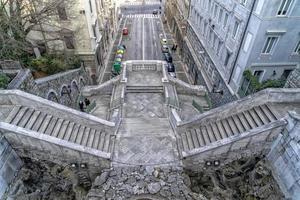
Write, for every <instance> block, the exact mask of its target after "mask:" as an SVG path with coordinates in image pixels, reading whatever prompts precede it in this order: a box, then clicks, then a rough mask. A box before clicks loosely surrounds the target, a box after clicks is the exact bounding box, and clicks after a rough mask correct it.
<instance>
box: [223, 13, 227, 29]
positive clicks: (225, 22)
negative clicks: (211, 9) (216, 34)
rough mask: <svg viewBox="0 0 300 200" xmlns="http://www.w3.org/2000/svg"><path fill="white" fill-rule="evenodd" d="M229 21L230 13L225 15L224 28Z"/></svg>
mask: <svg viewBox="0 0 300 200" xmlns="http://www.w3.org/2000/svg"><path fill="white" fill-rule="evenodd" d="M227 21H228V13H225V17H224V22H223V28H225V27H226V25H227Z"/></svg>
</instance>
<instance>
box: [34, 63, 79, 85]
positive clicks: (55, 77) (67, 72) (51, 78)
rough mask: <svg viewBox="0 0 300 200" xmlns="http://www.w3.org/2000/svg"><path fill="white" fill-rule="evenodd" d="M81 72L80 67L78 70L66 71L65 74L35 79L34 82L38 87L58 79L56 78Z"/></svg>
mask: <svg viewBox="0 0 300 200" xmlns="http://www.w3.org/2000/svg"><path fill="white" fill-rule="evenodd" d="M81 70H83V68H82V67H81V68H78V69H72V70H69V71H66V72H61V73H57V74H53V75H50V76H47V77H44V78H39V79H36V80H35V82H36V84H38V85H39V84H43V83H45V82H49V81H53V80H55V79H58V78H61V77H64V76H68V75H72V74H73V73H77V72H79V71H81Z"/></svg>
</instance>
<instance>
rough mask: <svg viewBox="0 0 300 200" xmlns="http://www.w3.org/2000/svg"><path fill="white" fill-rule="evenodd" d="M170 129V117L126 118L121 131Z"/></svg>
mask: <svg viewBox="0 0 300 200" xmlns="http://www.w3.org/2000/svg"><path fill="white" fill-rule="evenodd" d="M158 129H159V130H165V129H166V130H167V129H170V123H169V119H168V118H124V119H123V120H122V125H121V127H120V132H126V131H141V130H158Z"/></svg>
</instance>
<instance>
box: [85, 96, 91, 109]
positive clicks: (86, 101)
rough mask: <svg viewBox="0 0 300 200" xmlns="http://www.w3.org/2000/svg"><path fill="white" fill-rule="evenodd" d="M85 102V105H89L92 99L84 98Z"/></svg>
mask: <svg viewBox="0 0 300 200" xmlns="http://www.w3.org/2000/svg"><path fill="white" fill-rule="evenodd" d="M84 103H85V106H86V107H88V105H90V104H91V102H90V100H89V99H88V98H85V99H84Z"/></svg>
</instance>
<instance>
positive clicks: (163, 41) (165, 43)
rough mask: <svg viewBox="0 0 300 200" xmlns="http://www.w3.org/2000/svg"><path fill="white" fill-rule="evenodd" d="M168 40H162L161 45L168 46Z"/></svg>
mask: <svg viewBox="0 0 300 200" xmlns="http://www.w3.org/2000/svg"><path fill="white" fill-rule="evenodd" d="M167 42H168V41H167V39H166V38H162V39H161V40H160V43H161V45H167Z"/></svg>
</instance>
